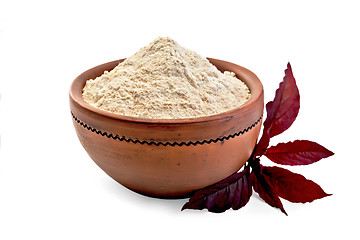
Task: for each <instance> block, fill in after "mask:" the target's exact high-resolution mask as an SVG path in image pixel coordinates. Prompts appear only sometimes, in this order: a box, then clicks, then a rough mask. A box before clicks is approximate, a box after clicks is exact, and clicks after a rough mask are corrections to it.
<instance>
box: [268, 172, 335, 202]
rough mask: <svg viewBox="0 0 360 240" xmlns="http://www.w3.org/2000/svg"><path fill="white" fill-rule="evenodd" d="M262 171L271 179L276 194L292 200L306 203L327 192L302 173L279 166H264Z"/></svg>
mask: <svg viewBox="0 0 360 240" xmlns="http://www.w3.org/2000/svg"><path fill="white" fill-rule="evenodd" d="M262 172H263V174H264V175H265V176H267V179H268V180H269V182H270V184H271V186H272V187H273V189H274V190H275V192H276V194H277V195H278V196H279V197H281V198H284V199H286V200H288V201H290V202H295V203H306V202H312V201H314V200H315V199H320V198H323V197H326V196H330V195H331V194H327V193H325V192H324V190H323V189H322V188H321V187H320V186H319V185H318V184H316V183H315V182H313V181H311V180H308V179H306V178H305V177H304V176H302V175H301V174H297V173H293V172H291V171H289V170H287V169H284V168H279V167H263V169H262Z"/></svg>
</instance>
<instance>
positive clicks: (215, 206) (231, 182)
mask: <svg viewBox="0 0 360 240" xmlns="http://www.w3.org/2000/svg"><path fill="white" fill-rule="evenodd" d="M251 195H252V189H251V182H250V170H249V168H248V167H245V169H244V170H243V171H241V172H237V173H234V174H233V175H231V176H230V177H228V178H226V179H224V180H222V181H220V182H218V183H216V184H214V185H211V186H209V187H206V188H203V189H200V190H198V191H196V192H195V195H194V196H192V197H191V198H190V199H189V201H188V202H187V203H185V205H184V206H183V207H182V209H181V210H184V209H198V210H202V209H204V208H206V209H208V210H209V212H216V213H220V212H224V211H226V210H228V209H230V208H232V209H234V210H237V209H240V208H241V207H243V206H245V205H246V204H247V203H248V201H249V199H250V197H251Z"/></svg>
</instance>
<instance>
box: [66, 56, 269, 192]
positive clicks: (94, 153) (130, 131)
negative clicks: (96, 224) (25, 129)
mask: <svg viewBox="0 0 360 240" xmlns="http://www.w3.org/2000/svg"><path fill="white" fill-rule="evenodd" d="M123 60H124V59H122V60H117V61H113V62H109V63H105V64H102V65H99V66H97V67H94V68H92V69H89V70H87V71H86V72H84V73H82V74H81V75H80V76H78V77H77V78H76V79H75V80H74V82H73V83H72V85H71V89H70V108H71V114H72V117H73V123H74V126H75V130H76V133H77V135H78V137H79V140H80V142H81V144H82V145H83V147H84V148H85V150H86V151H87V153H88V154H89V156H90V157H91V158H92V159H93V160H94V162H95V163H96V164H97V165H98V166H99V167H100V168H101V169H102V170H104V171H105V173H107V174H108V175H109V176H110V177H112V178H113V179H115V180H116V181H117V182H119V183H120V184H122V185H123V186H125V187H127V188H129V189H132V190H134V191H136V192H138V193H141V194H144V195H147V196H154V197H161V198H174V197H175V198H177V197H184V196H186V195H187V194H188V193H191V192H193V191H194V190H197V189H200V188H203V187H206V186H208V185H211V184H214V183H216V182H218V181H220V180H222V179H224V178H226V177H228V176H230V175H231V174H232V173H234V172H236V171H238V170H239V169H240V168H241V167H242V166H243V165H244V164H245V162H246V161H247V160H248V158H249V157H250V155H251V153H252V151H253V149H254V146H255V144H256V141H257V137H258V135H259V131H260V127H261V122H262V114H263V106H264V94H263V87H262V84H261V82H260V80H259V79H258V78H257V77H256V75H255V74H253V73H252V72H250V71H249V70H247V69H245V68H243V67H240V66H238V65H235V64H233V63H229V62H225V61H221V60H217V59H210V58H209V60H210V62H211V63H213V64H214V65H215V66H216V67H217V68H218V69H219V70H220V71H225V70H227V71H232V72H235V74H236V76H237V77H238V78H240V79H241V80H243V81H244V82H245V83H246V84H247V86H248V87H249V88H250V91H251V94H252V96H251V98H250V100H249V101H248V102H246V103H245V104H244V105H242V106H240V107H239V108H236V109H233V110H231V111H228V112H225V113H221V114H218V115H213V116H208V117H199V118H188V119H171V120H167V119H145V118H137V117H127V116H122V115H118V114H114V113H110V112H106V111H103V110H100V109H97V108H95V107H93V106H91V105H89V104H87V103H86V102H85V101H84V100H83V98H82V89H83V87H84V85H85V82H86V80H88V79H91V78H92V79H93V78H95V77H98V76H100V75H101V74H102V73H103V72H104V71H110V70H112V69H113V68H114V67H115V66H117V65H118V64H119V63H120V62H122V61H123Z"/></svg>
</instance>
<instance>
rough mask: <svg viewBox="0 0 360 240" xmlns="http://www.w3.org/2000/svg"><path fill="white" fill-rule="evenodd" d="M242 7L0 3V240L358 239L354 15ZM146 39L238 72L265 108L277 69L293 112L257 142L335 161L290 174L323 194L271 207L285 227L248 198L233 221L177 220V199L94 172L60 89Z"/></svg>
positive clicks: (199, 215) (332, 8)
mask: <svg viewBox="0 0 360 240" xmlns="http://www.w3.org/2000/svg"><path fill="white" fill-rule="evenodd" d="M246 2H252V3H241V2H240V1H225V0H222V1H177V2H175V1H173V2H171V1H97V2H95V1H83V2H80V1H59V2H57V3H55V1H53V2H51V1H6V2H5V1H1V4H0V37H1V39H0V40H1V44H0V48H1V49H0V50H1V51H0V59H1V62H0V63H1V65H0V66H1V68H0V70H1V72H0V93H1V100H0V135H1V147H0V239H4V240H7V239H124V238H125V236H127V239H140V238H147V239H148V238H149V239H153V238H154V239H155V238H156V239H195V238H201V239H204V238H207V239H212V238H214V239H215V238H216V239H219V238H221V239H230V237H231V239H245V238H252V239H259V238H267V239H275V238H276V239H285V238H286V239H288V238H290V239H315V238H320V237H321V239H325V238H329V237H331V239H340V238H341V239H359V233H358V229H357V228H358V227H359V225H358V224H359V222H358V220H359V213H360V211H359V203H358V201H359V178H358V175H357V174H358V172H359V170H358V169H359V167H360V164H359V162H360V160H359V154H358V153H357V151H358V150H359V148H360V146H359V138H358V136H359V134H360V132H359V124H358V116H359V109H358V108H359V95H360V94H359V87H360V84H359V80H360V77H359V69H360V59H359V58H360V57H359V56H360V47H359V44H360V36H359V23H360V14H359V7H358V6H357V5H356V1H298V3H296V4H295V3H290V1H246ZM157 36H169V37H171V38H173V39H175V40H176V41H178V42H179V43H180V44H181V45H183V46H185V47H187V48H190V49H192V50H195V51H197V52H198V53H200V54H201V55H203V56H207V57H213V58H218V59H223V60H227V61H230V62H234V63H236V64H239V65H242V66H244V67H246V68H248V69H250V70H252V71H253V72H254V73H256V74H257V76H258V77H259V78H260V79H261V80H262V83H263V85H264V89H265V101H266V102H267V101H269V100H272V98H273V97H274V92H275V89H276V88H277V87H278V84H279V82H280V81H281V80H282V78H283V75H284V69H285V68H286V64H287V62H288V61H290V63H291V64H292V67H293V72H294V76H295V78H296V79H297V83H298V87H299V90H300V94H301V109H300V113H299V116H298V119H297V120H296V122H295V123H294V124H293V126H292V127H291V128H290V129H289V130H288V131H287V132H286V133H284V134H282V135H280V136H278V137H276V138H275V139H274V140H273V141H272V142H271V143H272V144H275V143H276V142H279V141H290V140H295V139H308V140H313V141H317V142H318V143H320V144H322V145H324V146H325V147H327V148H329V149H330V150H332V151H333V152H335V155H334V156H333V157H330V158H327V159H324V160H322V161H320V162H318V163H315V164H313V165H311V166H304V167H290V168H291V170H293V171H294V172H298V173H301V174H303V175H304V176H306V177H307V178H308V179H312V180H314V181H315V182H317V183H318V184H320V185H321V186H322V187H323V189H324V190H325V191H326V192H328V193H332V194H333V195H332V196H331V197H327V198H324V199H321V200H317V201H314V202H313V203H310V204H293V203H289V202H287V201H283V204H284V207H285V209H286V210H287V212H288V214H289V216H288V217H286V216H285V215H284V214H282V213H281V212H280V211H279V210H277V209H275V208H272V207H270V206H268V205H267V204H266V203H264V202H263V201H262V200H261V199H260V198H259V197H257V195H256V194H254V196H253V197H252V198H251V200H250V202H249V203H248V205H247V206H246V207H245V208H243V209H241V210H239V211H233V210H230V211H227V212H225V213H223V214H214V213H209V212H207V211H191V210H187V211H183V212H181V211H180V209H181V207H182V205H183V204H184V203H185V202H186V201H187V199H182V200H159V199H154V198H148V197H143V196H141V195H139V194H136V193H133V192H131V191H129V190H127V189H126V188H124V187H122V186H121V185H119V184H118V183H116V182H115V181H113V180H112V179H111V178H109V177H108V176H107V175H106V174H105V173H104V172H102V171H101V170H100V168H98V167H97V166H96V165H95V163H93V162H92V160H91V159H90V158H89V157H88V155H87V154H86V152H85V150H84V149H83V148H82V146H81V145H80V143H79V141H78V139H77V136H76V134H75V131H74V128H73V125H72V119H71V115H70V109H69V101H68V91H69V87H70V84H71V82H72V80H73V79H74V78H75V77H76V76H77V75H79V74H80V73H81V72H83V71H85V70H87V69H89V68H91V67H93V66H96V65H99V64H101V63H104V62H108V61H112V60H116V59H120V58H125V57H128V56H130V55H132V54H133V53H135V52H136V51H137V50H138V49H139V48H140V47H142V46H144V45H147V44H148V43H149V42H150V41H152V40H153V39H154V38H156V37H157ZM262 162H263V164H264V165H272V163H271V162H270V161H268V160H266V159H263V161H262Z"/></svg>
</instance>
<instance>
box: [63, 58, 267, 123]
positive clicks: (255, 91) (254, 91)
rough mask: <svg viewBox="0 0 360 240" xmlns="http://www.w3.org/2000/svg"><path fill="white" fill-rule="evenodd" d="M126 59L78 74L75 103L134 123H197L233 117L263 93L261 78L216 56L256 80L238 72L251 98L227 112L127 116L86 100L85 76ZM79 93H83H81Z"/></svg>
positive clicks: (74, 85) (73, 86) (73, 94)
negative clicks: (247, 80)
mask: <svg viewBox="0 0 360 240" xmlns="http://www.w3.org/2000/svg"><path fill="white" fill-rule="evenodd" d="M125 59H126V58H123V59H119V60H115V61H110V62H106V63H103V64H100V65H97V66H95V67H93V68H90V69H88V70H86V71H84V72H83V73H81V74H80V75H79V76H77V77H76V78H75V79H74V80H73V82H72V84H71V87H70V92H69V96H70V98H71V99H72V100H73V101H74V102H75V103H77V104H78V105H79V106H81V107H82V108H84V109H86V110H88V111H90V112H92V113H95V114H98V115H102V116H104V117H108V118H112V119H115V120H120V121H125V122H133V123H141V124H161V125H167V124H169V125H173V124H176V125H178V124H193V123H195V124H196V123H204V122H211V121H217V120H221V119H224V118H228V117H232V116H233V115H236V113H239V112H242V110H243V109H246V108H248V107H249V106H251V105H252V104H254V103H255V102H256V101H257V100H258V98H260V97H261V96H262V94H263V85H262V83H261V81H260V79H259V78H258V77H257V76H256V75H255V74H254V73H253V72H252V71H250V70H249V69H247V68H244V67H242V66H239V65H237V64H234V63H231V62H227V61H223V60H219V59H215V58H207V59H208V60H209V61H210V62H211V63H212V64H213V65H215V67H216V64H214V63H213V62H218V63H223V64H227V65H229V64H230V65H232V66H234V67H236V68H238V69H241V71H242V72H245V74H246V75H251V79H252V80H253V81H254V82H252V83H251V84H249V83H247V82H246V81H245V80H244V79H241V78H239V76H237V74H236V77H237V78H239V79H240V80H241V81H243V82H245V84H246V85H247V86H248V88H249V89H250V93H251V97H250V99H249V100H248V101H246V102H245V103H244V104H242V105H241V106H239V107H237V108H234V109H231V110H228V111H226V112H222V113H219V114H214V115H209V116H203V117H192V118H179V119H156V118H141V117H132V116H126V115H121V114H117V113H112V112H108V111H105V110H102V109H99V108H96V107H94V106H92V105H90V104H89V103H87V102H85V100H84V99H83V97H82V91H83V88H84V86H85V83H86V81H87V80H89V79H85V78H84V76H85V75H87V74H88V73H90V72H92V71H95V70H99V69H105V68H106V67H107V66H109V65H112V64H116V65H115V66H114V67H116V66H117V65H118V64H119V63H121V62H122V61H124V60H125ZM104 71H105V70H104ZM109 71H111V70H109ZM249 85H251V86H249ZM79 88H81V89H79ZM79 90H81V91H79ZM79 93H81V94H79Z"/></svg>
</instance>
